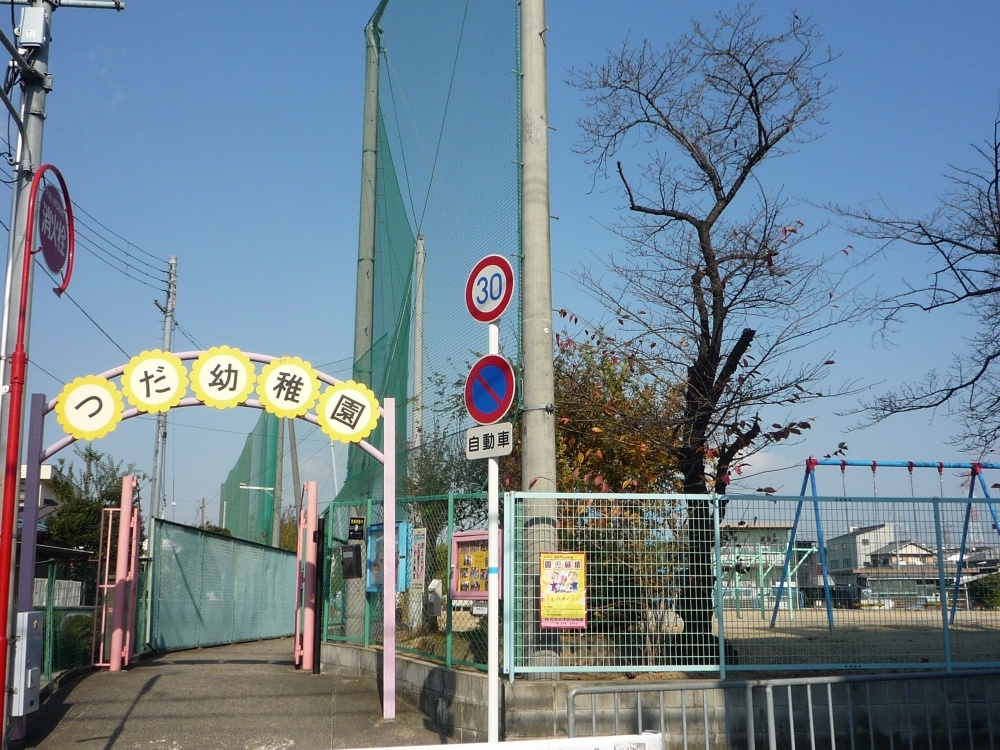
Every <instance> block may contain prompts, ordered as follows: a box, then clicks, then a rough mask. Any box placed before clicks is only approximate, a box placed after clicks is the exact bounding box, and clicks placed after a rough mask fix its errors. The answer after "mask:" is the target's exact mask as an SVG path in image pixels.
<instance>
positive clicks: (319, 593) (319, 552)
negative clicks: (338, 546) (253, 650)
mask: <svg viewBox="0 0 1000 750" xmlns="http://www.w3.org/2000/svg"><path fill="white" fill-rule="evenodd" d="M315 545H316V581H315V583H316V586H315V591H314V593H313V596H314V597H315V600H316V608H315V610H314V611H313V663H312V673H313V674H319V673H320V668H321V664H320V658H319V654H320V645H321V644H322V641H323V611H324V610H325V609H326V608H325V607H323V606H322V605H323V595H324V593H325V592H326V588H325V586H324V584H325V583H326V576H325V575H324V572H325V571H326V566H327V564H326V517H324V516H319V517H317V519H316V541H315Z"/></svg>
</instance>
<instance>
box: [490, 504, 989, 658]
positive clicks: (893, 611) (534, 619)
mask: <svg viewBox="0 0 1000 750" xmlns="http://www.w3.org/2000/svg"><path fill="white" fill-rule="evenodd" d="M534 497H536V496H534V495H530V494H521V493H513V494H510V495H508V496H507V500H506V503H507V508H508V511H507V514H506V528H507V530H508V531H509V535H508V538H507V539H506V541H505V548H504V554H505V556H507V557H508V561H507V564H506V565H505V570H506V571H508V572H509V573H510V574H511V576H512V580H510V581H508V582H507V583H506V585H505V594H506V595H507V597H506V600H505V607H504V608H505V615H506V620H507V626H506V629H505V633H504V635H505V641H506V647H505V657H506V660H507V663H508V664H510V667H511V669H510V671H511V672H512V673H514V674H517V673H528V672H580V673H600V672H640V671H646V672H673V671H678V672H690V671H717V670H720V669H721V670H722V671H723V672H725V671H726V670H733V671H736V670H744V671H765V670H785V671H794V670H800V669H803V668H805V669H823V670H827V669H839V670H852V669H858V670H865V669H885V668H888V667H891V668H894V669H895V668H911V669H928V668H945V669H951V668H953V667H972V666H976V667H986V666H991V667H992V666H997V665H1000V639H998V637H997V636H998V635H1000V574H998V568H1000V534H998V532H997V525H996V514H995V508H994V506H993V503H992V500H990V499H989V498H969V499H965V498H934V499H930V498H913V497H879V498H829V497H816V498H812V497H808V498H807V497H777V496H750V497H738V496H730V497H703V496H685V495H605V496H596V495H558V496H554V497H555V498H556V500H557V507H558V519H557V523H556V525H557V528H558V545H557V546H558V548H553V549H551V550H546V551H543V552H541V553H540V554H539V555H538V557H539V559H537V560H532V559H530V557H531V556H530V555H529V554H528V552H527V549H528V546H527V544H526V541H525V540H526V535H527V529H526V522H527V520H528V519H531V521H532V522H537V521H536V519H535V517H534V516H533V515H531V514H526V513H525V512H524V505H525V503H526V502H527V501H528V499H529V498H534ZM705 581H708V584H709V585H708V587H707V588H705V586H704V582H705ZM706 614H707V616H706ZM699 623H704V625H703V627H699Z"/></svg>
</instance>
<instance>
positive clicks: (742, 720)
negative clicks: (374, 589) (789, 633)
mask: <svg viewBox="0 0 1000 750" xmlns="http://www.w3.org/2000/svg"><path fill="white" fill-rule="evenodd" d="M321 661H322V665H323V670H324V671H327V672H333V673H336V674H346V675H350V676H359V675H371V676H376V675H379V674H380V673H381V664H382V652H381V651H377V650H374V649H364V648H361V647H358V646H353V645H349V644H337V643H324V644H323V645H322V651H321ZM486 680H487V678H486V675H484V674H482V673H478V672H471V671H463V670H454V669H452V670H447V669H444V668H443V667H440V666H437V665H434V664H431V663H428V662H424V661H421V660H418V659H412V658H409V657H406V656H397V658H396V689H397V695H399V696H400V697H401V698H402V699H404V700H406V701H408V702H410V703H412V704H414V705H416V706H419V708H420V710H421V711H422V712H423V713H424V715H425V716H426V717H427V719H428V721H430V722H433V724H434V725H435V727H436V728H437V729H438V731H440V732H441V733H442V734H443V735H444V736H446V737H448V738H449V739H450V740H451V741H453V742H484V741H485V740H486V723H487V682H486ZM856 680H857V678H850V679H845V680H839V681H838V680H834V681H833V682H832V684H831V685H830V689H829V693H828V691H827V685H826V684H814V685H812V687H811V691H810V692H811V695H810V694H808V693H807V688H806V687H805V686H803V685H793V686H791V687H790V688H789V687H788V686H785V685H780V686H775V687H773V688H772V690H771V700H770V705H771V706H772V707H773V712H774V721H773V725H774V726H775V728H776V741H777V745H778V747H785V746H790V739H791V738H790V734H791V730H790V729H789V710H791V711H792V714H793V718H794V722H793V723H794V727H795V729H794V732H795V743H796V746H800V747H810V746H811V738H810V734H811V735H812V739H815V741H816V742H817V743H819V745H818V746H822V747H826V746H829V744H830V734H831V729H830V719H829V715H830V709H829V705H828V704H829V703H830V702H832V713H833V717H834V719H833V732H834V734H835V736H836V741H837V746H838V747H839V746H840V745H841V744H842V743H844V746H845V747H852V746H854V745H852V744H851V743H852V741H853V742H854V743H855V744H856V746H857V747H858V748H882V747H889V746H890V743H892V745H894V746H896V747H910V746H911V745H912V746H916V747H951V746H956V747H975V748H980V747H982V748H987V747H994V746H1000V674H998V673H993V674H979V675H976V674H969V675H963V674H962V673H956V674H954V675H951V676H948V677H942V676H934V677H922V676H921V675H920V674H913V675H906V679H905V680H884V679H882V680H880V679H879V677H878V676H876V675H873V676H872V678H871V679H870V680H866V681H856ZM698 682H699V681H698V680H696V679H685V678H680V679H678V680H676V681H674V682H672V683H670V686H671V687H678V688H679V687H682V686H683V687H685V688H686V689H685V691H684V692H683V693H682V691H681V690H679V689H675V690H657V689H652V690H649V689H648V688H652V687H653V683H649V684H648V685H643V684H642V683H641V682H638V681H636V682H631V681H629V682H626V681H624V680H622V681H620V682H615V683H609V682H607V681H603V682H598V681H584V680H517V681H515V682H514V683H509V682H506V681H503V680H502V681H501V692H500V695H501V702H502V705H501V719H500V724H501V729H500V731H501V738H502V739H510V740H518V739H545V738H554V737H566V736H567V735H568V732H569V727H568V725H567V699H568V694H569V692H570V691H571V690H573V689H576V688H583V687H588V686H595V687H598V688H600V689H602V690H607V691H609V692H606V693H600V694H596V695H578V696H577V698H576V701H575V706H576V714H575V722H576V732H575V733H576V735H577V736H587V735H590V734H591V733H592V732H593V733H594V734H596V735H617V734H630V733H636V732H639V731H643V730H647V731H648V730H652V731H662V732H663V738H664V748H665V750H673V748H683V747H687V746H688V745H685V744H684V742H685V737H684V733H685V729H686V734H687V738H688V740H689V741H694V742H696V743H697V745H696V746H698V747H701V746H702V744H701V743H702V741H703V740H704V739H705V738H707V740H708V743H707V744H708V747H711V748H726V747H727V737H728V738H729V743H730V744H729V745H728V746H729V747H746V746H748V744H749V743H748V742H747V739H748V736H747V735H748V732H749V731H753V732H754V737H755V740H756V744H757V747H767V746H768V736H767V728H768V724H769V722H768V710H769V709H768V706H769V701H768V695H767V691H766V685H767V682H766V681H759V682H753V683H747V682H741V681H735V680H734V681H732V682H727V683H724V684H725V687H711V688H707V687H706V688H704V689H701V688H697V689H695V688H696V686H697V685H698ZM663 684H664V683H657V684H656V687H658V688H659V687H662V686H663ZM748 687H749V691H748ZM615 690H618V691H632V692H618V694H617V696H616V695H615V694H614V693H613V692H611V691H615ZM636 690H643V692H642V693H641V695H637V693H636V692H635V691H636ZM748 696H749V701H748ZM828 696H829V698H830V699H832V700H830V699H828ZM810 699H811V713H812V717H813V718H812V722H811V723H810V719H809V716H810ZM748 702H749V706H750V713H749V714H748ZM751 722H752V723H751ZM751 726H752V727H753V729H752V730H751V729H750V727H751ZM595 728H596V731H595ZM991 731H992V733H993V734H992V736H991V734H990V732H991Z"/></svg>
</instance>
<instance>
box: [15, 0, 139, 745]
mask: <svg viewBox="0 0 1000 750" xmlns="http://www.w3.org/2000/svg"><path fill="white" fill-rule="evenodd" d="M12 3H13V4H17V5H24V6H27V7H26V8H25V10H24V11H22V17H21V27H20V32H21V33H20V37H19V39H18V46H17V47H15V46H14V45H13V44H12V43H11V42H10V40H8V39H7V37H6V36H4V35H3V34H0V38H2V39H0V41H2V43H3V46H4V47H5V48H6V49H7V51H8V52H9V53H10V54H11V55H12V56H13V58H14V65H15V66H16V67H17V68H18V70H19V72H20V74H21V81H22V83H21V106H20V109H19V110H17V111H15V109H14V107H13V105H12V104H11V102H10V100H9V99H7V97H6V95H5V94H4V95H2V96H0V99H2V100H3V104H4V105H5V107H6V108H7V110H8V111H9V112H10V114H11V115H12V116H13V118H14V120H15V122H16V124H17V127H18V142H17V149H16V150H15V153H14V156H13V158H12V159H11V160H10V166H11V169H12V171H13V174H14V184H13V197H12V199H11V212H10V232H9V235H8V247H7V277H6V283H5V285H4V318H3V331H2V332H0V359H2V360H3V376H2V377H3V384H5V385H9V384H10V382H11V346H12V343H13V342H14V341H15V339H16V338H17V330H18V325H19V324H20V323H21V322H22V321H20V320H19V317H20V313H19V307H20V301H21V297H22V293H23V292H27V294H26V296H25V300H26V302H27V304H26V306H25V310H24V321H23V324H24V334H23V339H22V340H23V344H24V348H25V351H27V350H28V341H29V334H30V330H31V325H30V324H31V281H30V277H29V279H28V282H27V287H28V288H27V289H26V290H25V289H24V286H25V285H24V284H23V283H22V273H21V270H22V268H23V267H24V260H25V259H24V249H25V247H24V246H25V236H24V235H25V227H26V223H27V222H26V220H27V216H28V197H29V194H30V188H31V182H32V180H33V179H34V177H35V174H36V173H37V172H38V169H39V167H41V166H42V132H43V126H44V123H45V98H46V96H47V95H48V92H49V91H51V90H52V76H51V75H50V74H49V46H50V42H51V39H52V34H51V28H52V13H53V11H54V10H55V8H56V6H60V7H68V8H73V7H76V8H106V9H112V10H122V9H123V8H124V7H125V3H124V2H123V1H122V0H12ZM10 408H11V406H10V403H9V402H8V400H7V399H0V424H4V425H6V424H7V423H8V421H9V419H10ZM22 422H23V420H22ZM23 429H24V426H23V423H22V425H20V426H19V428H18V435H17V436H14V439H16V440H19V439H20V438H19V435H20V432H23ZM10 439H11V436H10V435H8V434H7V432H6V431H0V455H3V456H6V454H7V444H8V442H9V441H10ZM17 468H18V471H16V472H15V481H17V479H18V478H19V477H20V474H21V472H20V470H19V469H20V467H17ZM4 491H6V490H4ZM15 496H16V493H15ZM35 502H37V500H36V501H35ZM10 512H12V513H14V514H15V516H16V514H17V507H16V503H15V507H14V508H13V509H11V511H10ZM7 520H9V519H4V523H3V524H2V525H3V526H4V527H5V528H6V527H7V526H8V524H7V523H6V521H7ZM11 549H12V550H15V549H16V546H15V545H13V544H11ZM12 557H13V555H12ZM3 567H6V568H7V569H8V572H9V578H11V579H13V576H14V567H15V566H14V560H13V559H11V560H6V561H2V562H0V569H2V568H3ZM13 592H14V587H13V585H10V584H8V588H7V595H6V596H3V597H0V607H2V608H3V614H4V617H3V618H0V619H2V622H3V623H4V627H3V628H0V631H2V632H0V668H2V669H0V691H2V699H3V734H2V746H3V747H4V748H6V747H7V741H8V735H9V734H10V731H9V730H10V728H11V722H10V704H9V702H8V700H7V698H8V694H9V689H10V686H9V684H10V669H9V667H10V663H11V658H12V655H11V653H10V650H11V649H10V644H11V641H12V639H11V637H10V636H11V626H12V624H13V623H14V622H15V618H14V617H11V616H9V615H11V614H12V613H13V611H14V607H13V604H14V603H13ZM18 725H19V728H23V722H18Z"/></svg>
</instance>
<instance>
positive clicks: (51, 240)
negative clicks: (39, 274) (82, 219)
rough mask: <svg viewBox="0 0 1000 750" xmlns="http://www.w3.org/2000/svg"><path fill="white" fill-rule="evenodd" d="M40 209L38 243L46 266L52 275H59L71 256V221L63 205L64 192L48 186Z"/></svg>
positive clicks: (53, 186) (43, 191)
mask: <svg viewBox="0 0 1000 750" xmlns="http://www.w3.org/2000/svg"><path fill="white" fill-rule="evenodd" d="M40 204H41V205H40V206H39V208H38V242H39V244H40V245H41V250H42V256H43V257H44V258H45V265H47V266H48V267H49V270H50V271H52V273H59V272H60V271H62V269H63V266H64V265H66V258H67V257H68V256H69V219H68V218H67V216H66V206H65V205H63V199H62V191H61V190H59V188H58V187H57V186H55V185H46V186H45V189H44V190H42V199H41V201H40Z"/></svg>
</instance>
